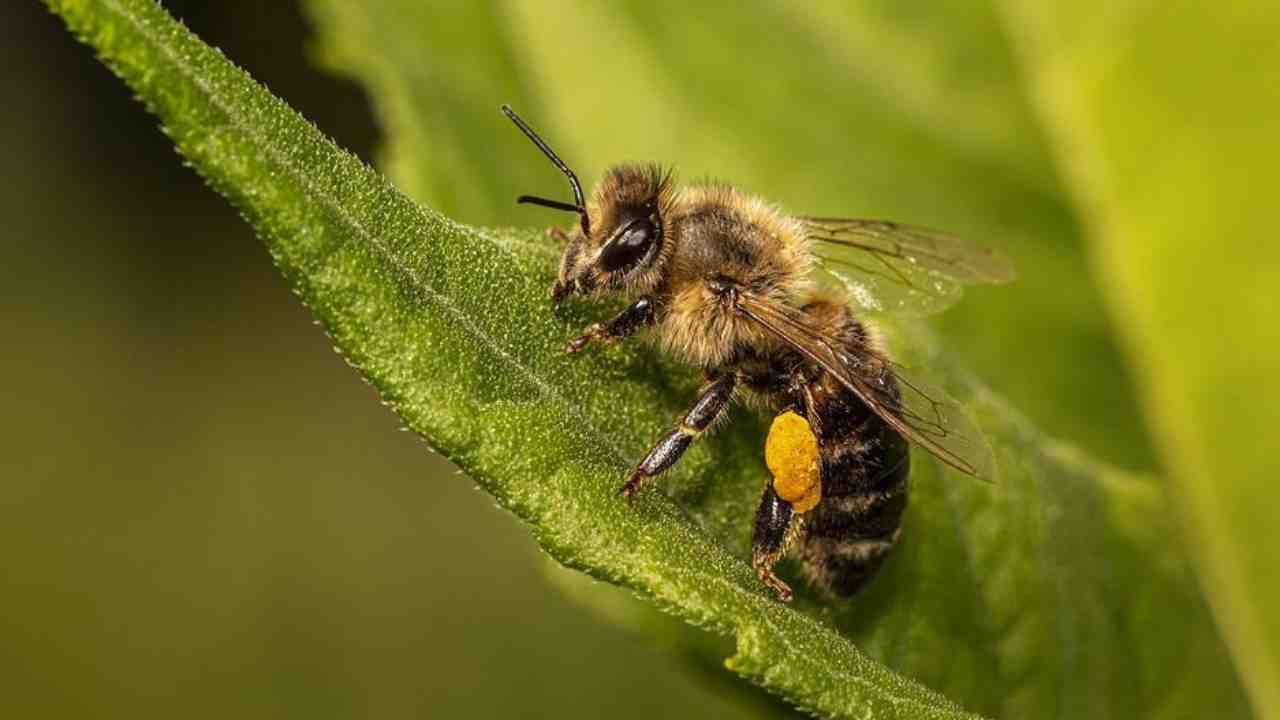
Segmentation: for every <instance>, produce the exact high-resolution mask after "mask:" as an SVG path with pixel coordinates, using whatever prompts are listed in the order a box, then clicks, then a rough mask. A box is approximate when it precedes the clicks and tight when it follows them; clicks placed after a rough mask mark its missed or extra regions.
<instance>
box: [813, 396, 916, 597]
mask: <svg viewBox="0 0 1280 720" xmlns="http://www.w3.org/2000/svg"><path fill="white" fill-rule="evenodd" d="M812 390H813V392H812V396H813V406H812V407H811V408H809V410H810V412H811V413H813V414H814V415H816V416H817V420H818V423H817V425H818V426H819V427H820V428H821V429H820V431H819V454H820V456H821V464H822V500H821V502H819V503H818V505H817V507H815V508H814V509H813V510H812V511H811V512H809V513H808V515H807V517H806V519H805V539H804V545H803V548H802V551H801V552H802V557H803V560H804V564H805V568H806V571H807V574H808V575H809V577H810V580H811V581H812V582H814V583H816V584H818V585H821V586H823V587H826V588H828V589H829V590H831V591H833V592H835V593H837V594H839V595H846V596H847V595H852V594H853V593H855V592H857V591H858V589H859V588H861V587H862V586H863V584H865V583H866V582H867V581H868V580H870V579H871V577H872V576H873V575H874V574H875V573H876V571H877V570H879V569H880V566H881V564H883V562H884V560H885V557H886V556H887V555H888V553H889V551H890V550H891V549H892V548H893V546H894V544H895V543H896V542H897V540H898V535H899V525H900V523H901V520H902V513H903V511H904V510H905V509H906V507H907V476H908V474H909V471H910V452H909V448H908V446H907V443H906V441H905V440H904V439H903V438H902V436H901V435H899V434H898V433H897V432H895V431H894V430H893V429H892V428H890V427H889V426H888V425H886V424H885V423H884V421H882V420H881V419H880V418H879V417H877V416H876V415H874V414H873V413H871V411H870V410H869V409H867V408H866V406H865V405H863V404H862V403H861V401H859V400H858V399H857V398H856V397H853V396H852V395H851V394H850V393H848V392H847V391H846V390H844V389H843V388H840V389H834V390H833V389H831V387H830V385H828V384H826V383H817V384H816V387H814V388H812Z"/></svg>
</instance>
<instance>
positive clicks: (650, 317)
mask: <svg viewBox="0 0 1280 720" xmlns="http://www.w3.org/2000/svg"><path fill="white" fill-rule="evenodd" d="M655 309H656V308H655V305H654V302H653V298H647V297H642V298H640V299H639V300H636V301H635V302H633V303H631V304H630V305H628V306H627V308H626V309H625V310H623V311H622V312H620V313H618V315H617V316H616V317H614V318H613V319H612V320H610V321H609V322H607V323H595V324H593V325H591V326H589V327H588V328H587V329H586V330H583V331H582V334H581V335H579V336H578V337H576V338H574V339H573V340H571V341H569V346H568V347H567V348H565V350H566V351H567V352H571V353H576V352H578V351H579V350H581V349H582V348H584V347H586V346H587V343H589V342H591V341H592V340H604V341H606V342H612V341H614V340H621V339H622V338H625V337H627V336H628V335H631V334H633V333H634V332H635V331H637V330H639V329H640V328H642V327H644V326H646V325H652V324H653V321H654V318H655V312H654V310H655Z"/></svg>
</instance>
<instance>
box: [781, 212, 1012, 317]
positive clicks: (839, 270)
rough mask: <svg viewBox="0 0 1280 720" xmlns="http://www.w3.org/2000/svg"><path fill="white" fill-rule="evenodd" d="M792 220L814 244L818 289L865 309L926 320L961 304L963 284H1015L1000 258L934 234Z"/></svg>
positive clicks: (852, 222) (873, 224)
mask: <svg viewBox="0 0 1280 720" xmlns="http://www.w3.org/2000/svg"><path fill="white" fill-rule="evenodd" d="M798 219H799V220H800V222H801V223H802V224H803V225H804V228H805V234H806V235H807V236H808V238H809V239H810V240H811V241H812V248H813V254H814V257H815V259H816V260H817V268H816V270H817V272H815V273H814V276H815V278H816V279H817V280H818V282H819V284H821V285H824V286H827V287H829V288H833V289H835V290H838V291H840V292H842V293H844V294H845V295H847V296H848V297H849V299H850V300H852V301H853V302H854V303H856V304H857V305H858V306H859V307H860V308H862V309H863V310H867V311H871V312H900V313H911V314H917V315H927V314H930V313H935V312H939V311H941V310H944V309H946V308H947V307H949V306H950V305H951V304H953V303H954V302H955V301H956V300H957V299H959V297H960V294H961V287H962V285H972V284H976V283H1003V282H1008V281H1010V280H1012V279H1013V278H1014V271H1013V265H1012V264H1011V263H1010V262H1009V260H1008V259H1007V258H1005V257H1004V256H1003V255H1001V254H1000V253H998V252H996V251H994V250H992V249H990V248H985V247H981V246H978V245H974V244H971V243H968V242H965V241H964V240H961V239H960V238H957V237H954V236H952V235H948V234H947V233H943V232H939V231H937V230H929V229H927V228H922V227H914V226H911V225H901V224H899V223H894V222H889V221H886V220H858V219H853V218H815V217H802V218H798Z"/></svg>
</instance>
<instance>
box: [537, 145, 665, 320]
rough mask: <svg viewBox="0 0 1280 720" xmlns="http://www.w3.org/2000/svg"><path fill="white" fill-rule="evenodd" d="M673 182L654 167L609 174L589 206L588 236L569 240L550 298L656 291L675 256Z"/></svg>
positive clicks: (581, 232) (628, 168) (622, 169)
mask: <svg viewBox="0 0 1280 720" xmlns="http://www.w3.org/2000/svg"><path fill="white" fill-rule="evenodd" d="M670 179H671V176H670V175H668V174H666V173H664V172H663V171H662V170H661V169H660V168H658V167H656V166H638V165H623V166H620V167H616V168H613V169H612V170H610V171H609V172H608V173H606V174H605V176H604V180H603V181H601V183H600V186H599V187H598V188H596V191H595V193H594V195H593V197H592V199H591V203H590V204H589V205H588V206H587V208H588V212H587V214H586V215H585V216H587V217H590V221H589V225H588V227H589V231H587V230H583V229H582V228H578V229H576V230H574V232H573V233H571V234H570V235H569V244H568V246H567V247H566V248H565V250H564V257H563V258H562V259H561V261H560V277H559V278H558V279H557V280H556V284H555V286H554V287H553V288H552V291H551V294H552V297H554V298H555V299H556V300H557V301H558V300H561V299H563V298H565V297H568V296H569V295H572V294H575V293H578V294H582V295H589V294H592V293H610V292H622V293H626V294H632V295H635V294H644V293H647V292H651V291H652V290H653V289H654V288H656V287H657V285H658V283H659V282H661V280H662V269H663V266H664V265H665V264H666V259H667V257H669V256H670V254H671V253H670V245H669V243H667V242H666V240H667V238H668V232H667V231H668V227H669V225H668V223H667V209H668V208H669V207H670V205H671V199H672V191H671V182H670Z"/></svg>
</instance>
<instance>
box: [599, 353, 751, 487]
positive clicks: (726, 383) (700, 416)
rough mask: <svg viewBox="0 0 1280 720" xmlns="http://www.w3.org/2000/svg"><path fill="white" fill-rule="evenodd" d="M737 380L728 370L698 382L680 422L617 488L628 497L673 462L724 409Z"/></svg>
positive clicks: (674, 462) (727, 404)
mask: <svg viewBox="0 0 1280 720" xmlns="http://www.w3.org/2000/svg"><path fill="white" fill-rule="evenodd" d="M737 382H738V381H737V378H736V377H735V376H734V375H733V374H732V373H730V374H726V375H720V376H717V377H712V378H710V379H709V380H708V382H707V384H705V385H703V386H702V392H700V393H699V394H698V399H697V400H695V401H694V403H693V407H691V408H689V412H687V413H685V415H684V417H683V418H681V420H680V424H679V425H678V426H677V427H676V429H675V430H672V431H671V432H669V433H667V435H666V437H664V438H662V439H661V440H659V441H658V444H657V445H654V446H653V449H652V450H650V451H649V454H648V455H646V456H645V458H644V460H643V461H642V462H641V463H640V465H639V467H637V468H636V469H635V471H633V472H632V473H631V477H630V478H628V479H627V482H626V484H625V485H623V486H622V491H621V492H622V494H623V495H625V496H626V497H627V499H628V500H629V499H631V496H632V495H634V494H635V492H636V490H637V489H639V488H640V486H641V485H642V484H643V483H644V482H645V481H646V480H648V479H649V478H651V477H654V476H656V475H660V474H662V473H663V472H665V471H666V470H667V469H668V468H670V467H671V466H672V465H675V464H676V461H677V460H679V459H680V456H681V455H684V451H685V450H688V449H689V446H690V445H692V444H693V440H694V438H696V437H698V436H699V435H701V434H702V433H703V432H705V431H706V429H707V428H709V427H711V425H712V423H714V422H715V421H716V418H718V417H720V414H721V413H722V412H724V409H725V408H726V407H728V406H729V399H730V398H732V397H733V388H734V386H735V385H736V384H737Z"/></svg>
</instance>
